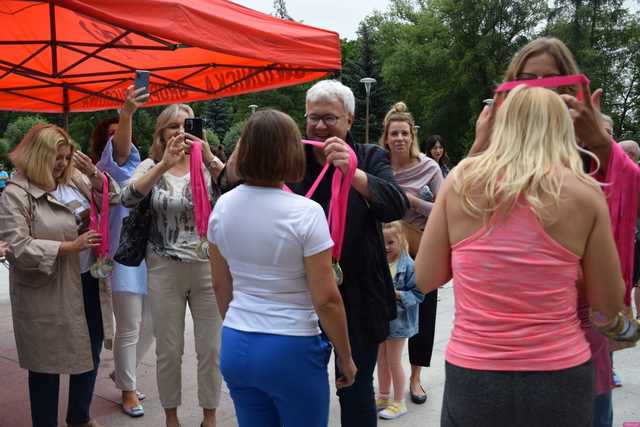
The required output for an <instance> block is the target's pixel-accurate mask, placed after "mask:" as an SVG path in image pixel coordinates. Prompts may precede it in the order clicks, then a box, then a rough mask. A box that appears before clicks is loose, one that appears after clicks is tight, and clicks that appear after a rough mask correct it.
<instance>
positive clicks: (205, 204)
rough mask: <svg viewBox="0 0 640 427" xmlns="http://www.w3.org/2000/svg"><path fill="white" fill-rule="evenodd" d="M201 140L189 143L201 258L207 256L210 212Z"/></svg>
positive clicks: (198, 248)
mask: <svg viewBox="0 0 640 427" xmlns="http://www.w3.org/2000/svg"><path fill="white" fill-rule="evenodd" d="M202 150H203V148H202V142H200V141H196V140H194V141H193V142H192V144H191V159H190V163H189V171H190V173H191V194H192V197H193V210H194V216H195V221H196V231H197V233H198V236H199V237H200V243H199V244H198V246H197V247H196V253H197V254H198V256H199V257H201V258H208V257H209V255H208V253H207V252H208V251H207V238H206V236H207V225H208V221H209V215H210V214H211V204H210V202H209V192H208V189H207V183H206V181H205V177H204V172H203V171H202Z"/></svg>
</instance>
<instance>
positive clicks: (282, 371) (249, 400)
mask: <svg viewBox="0 0 640 427" xmlns="http://www.w3.org/2000/svg"><path fill="white" fill-rule="evenodd" d="M330 356H331V344H329V342H328V341H326V340H324V339H323V338H322V336H321V335H316V336H307V337H304V336H286V335H272V334H263V333H257V332H243V331H239V330H237V329H232V328H228V327H223V328H222V344H221V350H220V371H221V372H222V376H223V377H224V380H225V381H226V383H227V386H228V387H229V392H230V393H231V398H232V399H233V405H234V406H235V409H236V416H237V418H238V424H239V425H240V427H281V426H283V425H285V426H305V427H326V426H327V423H328V422H329V377H328V374H327V364H328V363H329V357H330Z"/></svg>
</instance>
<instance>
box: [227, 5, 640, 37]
mask: <svg viewBox="0 0 640 427" xmlns="http://www.w3.org/2000/svg"><path fill="white" fill-rule="evenodd" d="M232 1H234V2H235V3H238V4H241V5H243V6H247V7H250V8H251V9H255V10H259V11H261V12H264V13H272V12H273V0H232ZM639 3H640V0H625V2H624V4H625V6H627V7H629V8H631V10H633V11H636V10H638V4H639ZM286 4H287V10H288V11H289V15H291V17H292V18H293V19H295V20H296V21H303V22H304V23H305V24H308V25H312V26H314V27H320V28H325V29H327V30H333V31H337V32H338V34H340V37H341V38H347V39H355V38H356V31H357V29H358V24H359V23H360V21H362V20H363V19H364V18H365V17H366V16H367V15H369V14H370V13H371V12H373V11H374V10H380V11H385V10H386V9H387V7H388V5H389V0H286Z"/></svg>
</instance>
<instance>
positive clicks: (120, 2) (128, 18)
mask: <svg viewBox="0 0 640 427" xmlns="http://www.w3.org/2000/svg"><path fill="white" fill-rule="evenodd" d="M0 28H2V30H1V32H0V109H1V110H13V111H34V112H36V111H37V112H52V113H56V112H63V113H68V112H70V111H71V112H74V111H75V112H78V111H95V110H103V109H112V108H117V107H118V106H120V105H121V103H122V100H123V99H124V89H126V87H127V86H129V85H130V84H132V82H133V77H134V70H136V69H139V70H148V71H151V73H152V74H151V79H150V81H151V83H150V92H151V96H150V101H149V102H148V104H147V105H149V106H151V105H164V104H170V103H175V102H191V101H199V100H205V99H212V98H220V97H226V96H231V95H239V94H242V93H248V92H256V91H261V90H268V89H275V88H279V87H283V86H289V85H295V84H300V83H304V82H307V81H311V80H314V79H318V78H321V77H323V76H325V75H326V74H328V73H331V72H335V71H338V70H340V68H341V53H340V40H339V37H338V34H337V33H335V32H332V31H327V30H322V29H318V28H313V27H310V26H307V25H303V24H300V23H297V22H292V21H287V20H282V19H278V18H275V17H273V16H270V15H266V14H263V13H260V12H257V11H254V10H251V9H248V8H246V7H243V6H240V5H237V4H235V3H232V2H229V1H225V0H182V1H179V0H178V1H173V0H48V1H46V0H42V1H40V0H2V1H1V2H0Z"/></svg>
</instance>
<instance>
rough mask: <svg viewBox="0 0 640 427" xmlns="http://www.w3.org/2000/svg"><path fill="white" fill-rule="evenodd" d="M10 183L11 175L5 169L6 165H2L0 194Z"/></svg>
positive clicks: (0, 165)
mask: <svg viewBox="0 0 640 427" xmlns="http://www.w3.org/2000/svg"><path fill="white" fill-rule="evenodd" d="M7 181H9V173H8V172H7V171H6V170H5V168H4V163H0V194H2V192H3V191H4V189H5V187H6V186H7Z"/></svg>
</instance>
